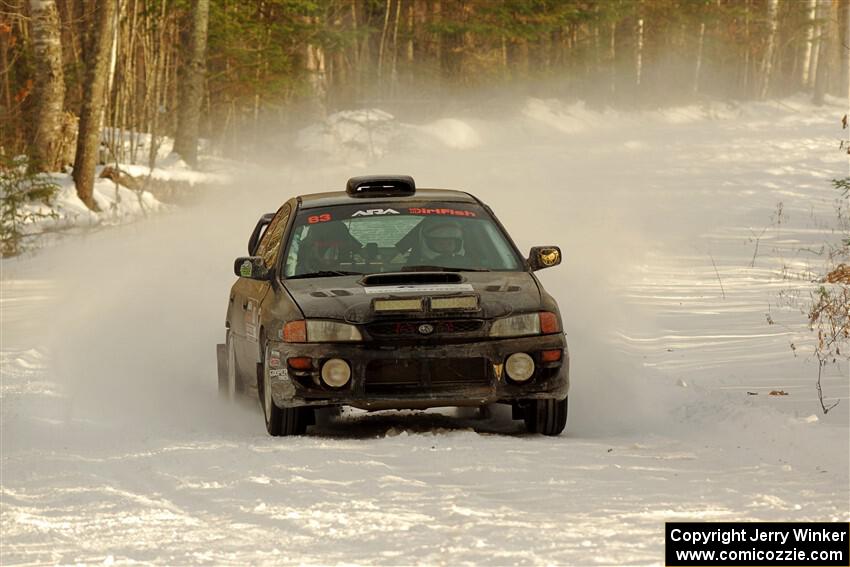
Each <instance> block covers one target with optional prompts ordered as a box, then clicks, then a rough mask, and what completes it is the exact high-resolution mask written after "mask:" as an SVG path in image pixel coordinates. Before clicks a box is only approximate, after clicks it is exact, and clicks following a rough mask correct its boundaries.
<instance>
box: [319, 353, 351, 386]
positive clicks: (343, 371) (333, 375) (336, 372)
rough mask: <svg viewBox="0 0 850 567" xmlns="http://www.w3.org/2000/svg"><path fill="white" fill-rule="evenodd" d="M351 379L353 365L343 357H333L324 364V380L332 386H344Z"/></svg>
mask: <svg viewBox="0 0 850 567" xmlns="http://www.w3.org/2000/svg"><path fill="white" fill-rule="evenodd" d="M350 379H351V367H350V366H349V365H348V363H347V362H346V361H344V360H342V359H341V358H332V359H330V360H328V361H327V362H325V364H323V365H322V382H324V383H325V384H327V385H328V386H330V387H331V388H342V387H343V386H345V385H346V384H348V381H349V380H350Z"/></svg>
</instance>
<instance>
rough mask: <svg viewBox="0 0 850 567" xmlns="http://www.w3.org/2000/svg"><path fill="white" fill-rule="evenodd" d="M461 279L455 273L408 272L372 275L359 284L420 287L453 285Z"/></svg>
mask: <svg viewBox="0 0 850 567" xmlns="http://www.w3.org/2000/svg"><path fill="white" fill-rule="evenodd" d="M462 281H463V278H462V277H461V275H460V274H458V273H455V272H409V273H392V274H372V275H369V276H366V277H365V278H363V279H362V280H360V283H362V284H363V285H365V286H373V285H376V286H377V285H422V284H453V283H461V282H462Z"/></svg>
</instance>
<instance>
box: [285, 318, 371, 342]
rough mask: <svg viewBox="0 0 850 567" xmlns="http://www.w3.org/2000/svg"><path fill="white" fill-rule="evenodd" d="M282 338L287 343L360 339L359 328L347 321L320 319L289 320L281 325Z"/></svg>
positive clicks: (361, 336) (361, 337) (361, 338)
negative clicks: (338, 321)
mask: <svg viewBox="0 0 850 567" xmlns="http://www.w3.org/2000/svg"><path fill="white" fill-rule="evenodd" d="M283 340H284V341H286V342H288V343H343V342H351V341H362V340H363V335H361V334H360V329H358V328H357V327H355V326H354V325H349V324H347V323H337V322H336V321H322V320H320V319H315V320H310V319H308V320H307V321H300V320H299V321H290V322H289V323H287V324H286V325H284V326H283Z"/></svg>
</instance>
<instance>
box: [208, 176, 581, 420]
mask: <svg viewBox="0 0 850 567" xmlns="http://www.w3.org/2000/svg"><path fill="white" fill-rule="evenodd" d="M248 252H249V254H250V255H249V256H246V257H242V258H237V259H236V262H235V265H234V270H235V273H236V275H237V276H239V279H238V280H237V282H236V283H235V284H234V285H233V288H232V289H231V291H230V303H229V305H228V308H227V319H226V323H225V326H226V340H225V343H224V344H221V345H218V368H219V370H218V384H219V391H220V392H222V393H223V394H224V395H228V396H233V395H235V394H237V393H248V392H251V393H253V391H254V389H255V388H256V392H257V395H258V396H259V399H260V404H261V405H262V407H263V413H264V414H265V420H266V429H267V430H268V432H269V433H270V434H271V435H294V434H301V433H304V432H305V430H306V428H307V426H309V425H311V424H313V423H314V410H315V409H317V408H323V407H339V406H353V407H357V408H362V409H366V410H383V409H410V408H430V407H445V406H485V405H487V404H491V403H506V404H511V405H512V406H513V414H512V415H513V417H514V419H522V420H524V421H525V424H526V427H527V428H528V430H529V431H532V432H538V433H542V434H544V435H557V434H559V433H561V431H563V429H564V426H565V425H566V421H567V394H568V391H569V353H568V350H567V342H566V338H565V336H564V332H563V327H562V325H561V316H560V313H559V311H558V305H557V303H556V302H555V300H554V299H553V298H552V296H550V295H549V294H548V293H546V291H545V290H544V289H543V286H542V285H541V284H540V282H539V281H538V279H537V278H536V277H535V276H534V274H533V272H534V271H536V270H539V269H542V268H547V267H550V266H555V265H557V264H559V263H560V262H561V251H560V249H559V248H558V247H557V246H540V247H534V248H532V249H531V252H530V254H529V256H528V258H523V257H522V255H521V254H520V253H519V252H518V250H517V248H516V246H515V245H514V243H513V242H512V241H511V239H510V237H509V236H508V235H507V233H506V232H505V229H504V227H502V225H501V224H500V223H499V221H498V220H497V219H496V217H495V216H494V215H493V212H492V211H491V210H490V208H489V207H488V206H487V205H485V204H484V203H482V202H481V201H480V200H478V199H477V198H476V197H474V196H472V195H470V194H468V193H464V192H460V191H448V190H443V189H417V188H416V187H415V184H414V181H413V179H412V178H410V177H408V176H368V177H355V178H352V179H350V180H349V181H348V184H347V186H346V191H344V192H334V193H317V194H312V195H302V196H300V197H294V198H292V199H290V200H289V201H287V202H286V203H284V204H283V206H282V207H280V209H278V211H277V212H276V213H274V214H267V215H263V217H261V218H260V221H259V222H258V223H257V226H256V227H255V229H254V231H253V233H252V234H251V238H250V240H249V243H248Z"/></svg>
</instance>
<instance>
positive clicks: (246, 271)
mask: <svg viewBox="0 0 850 567" xmlns="http://www.w3.org/2000/svg"><path fill="white" fill-rule="evenodd" d="M239 275H240V276H242V277H243V278H250V277H251V262H250V261H249V260H245V261H244V262H242V265H241V266H239Z"/></svg>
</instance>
